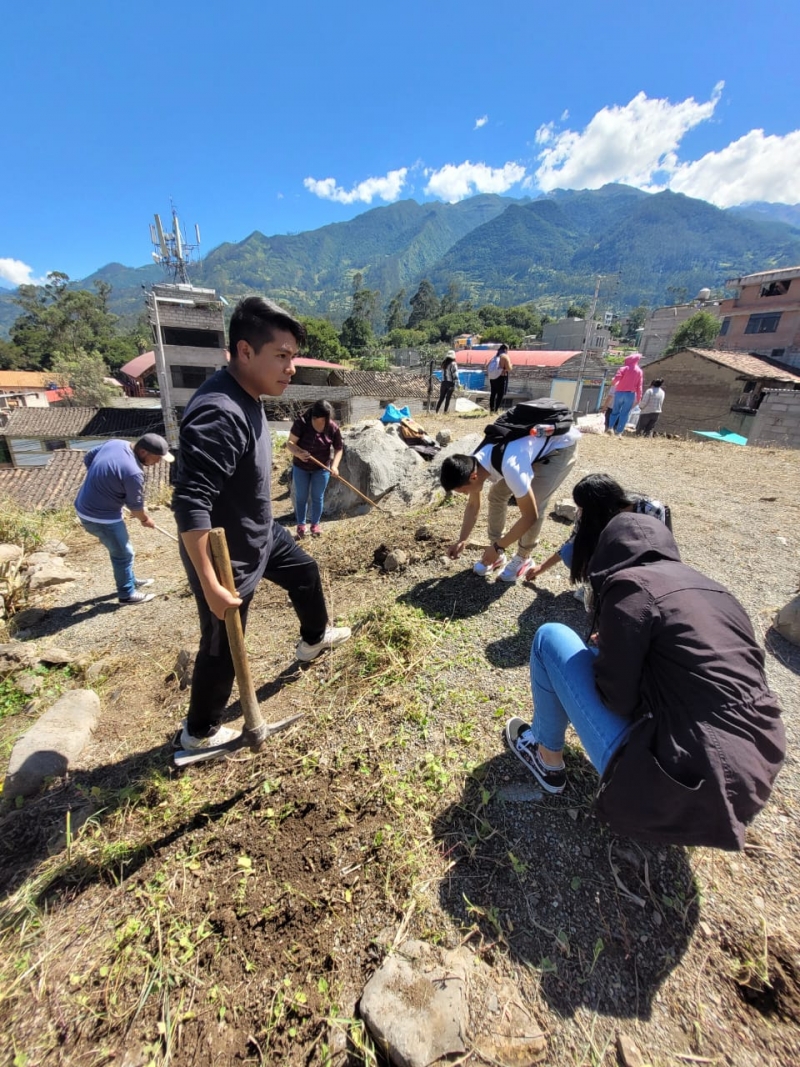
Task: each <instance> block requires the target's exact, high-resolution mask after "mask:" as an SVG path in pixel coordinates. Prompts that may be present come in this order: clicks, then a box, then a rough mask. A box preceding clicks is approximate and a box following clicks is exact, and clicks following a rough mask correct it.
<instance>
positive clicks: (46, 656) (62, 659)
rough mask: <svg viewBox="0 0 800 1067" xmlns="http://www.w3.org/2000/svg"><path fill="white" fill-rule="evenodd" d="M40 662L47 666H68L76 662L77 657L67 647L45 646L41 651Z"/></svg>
mask: <svg viewBox="0 0 800 1067" xmlns="http://www.w3.org/2000/svg"><path fill="white" fill-rule="evenodd" d="M39 662H40V663H43V664H44V665H45V667H66V666H67V664H69V663H74V662H75V657H74V656H73V655H72V653H71V652H67V650H66V649H65V648H43V649H42V651H41V652H40V653H39Z"/></svg>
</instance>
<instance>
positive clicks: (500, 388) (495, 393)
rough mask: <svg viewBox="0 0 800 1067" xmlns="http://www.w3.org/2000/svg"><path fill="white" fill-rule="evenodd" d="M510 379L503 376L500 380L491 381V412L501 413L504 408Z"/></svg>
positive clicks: (492, 379) (493, 379) (491, 379)
mask: <svg viewBox="0 0 800 1067" xmlns="http://www.w3.org/2000/svg"><path fill="white" fill-rule="evenodd" d="M507 384H508V378H507V377H506V376H505V374H501V375H500V377H499V378H490V379H489V411H499V410H500V408H501V407H502V406H503V397H504V396H505V393H506V385H507Z"/></svg>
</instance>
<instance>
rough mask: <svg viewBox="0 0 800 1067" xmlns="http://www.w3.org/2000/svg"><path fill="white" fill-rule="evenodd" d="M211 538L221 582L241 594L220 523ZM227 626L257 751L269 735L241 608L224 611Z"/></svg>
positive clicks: (248, 730) (247, 726) (247, 727)
mask: <svg viewBox="0 0 800 1067" xmlns="http://www.w3.org/2000/svg"><path fill="white" fill-rule="evenodd" d="M208 540H209V543H210V545H211V558H212V559H213V561H214V568H215V570H216V572H217V577H218V578H219V582H220V585H224V586H225V588H226V589H227V590H228V592H229V593H232V594H233V595H234V596H238V593H237V592H236V585H235V584H234V581H233V568H232V567H231V557H230V553H229V552H228V542H227V539H226V537H225V531H224V530H223V529H222V528H221V527H217V528H215V529H213V530H211V531H210V532H209V535H208ZM225 629H226V630H227V633H228V644H229V645H230V649H231V656H232V658H233V668H234V671H235V672H236V684H237V685H238V686H239V700H240V702H241V705H242V711H243V713H244V725H245V732H246V735H247V740H248V743H249V745H250V748H251V749H252V750H253V751H254V752H257V751H258V750H259V749H260V748H262V747H263V745H264V739H265V738H266V736H267V727H266V724H265V722H264V719H263V717H262V715H261V709H260V708H259V706H258V700H257V698H256V689H255V686H254V685H253V676H252V674H251V673H250V660H249V658H248V655H247V649H246V648H245V643H244V630H243V629H242V619H241V616H240V615H239V609H238V608H228V610H227V611H226V612H225Z"/></svg>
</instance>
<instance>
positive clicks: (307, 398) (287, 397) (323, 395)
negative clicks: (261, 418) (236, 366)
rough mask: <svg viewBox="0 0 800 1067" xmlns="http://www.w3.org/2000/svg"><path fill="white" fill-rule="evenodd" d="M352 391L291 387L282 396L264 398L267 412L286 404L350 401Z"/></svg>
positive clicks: (334, 388) (333, 388)
mask: <svg viewBox="0 0 800 1067" xmlns="http://www.w3.org/2000/svg"><path fill="white" fill-rule="evenodd" d="M352 395H353V390H352V389H347V388H336V387H334V386H330V385H289V386H287V387H286V388H285V389H284V391H283V392H282V393H281V395H280V396H262V397H261V402H262V403H263V405H264V407H265V408H266V409H267V411H270V410H271V409H272V408H276V407H280V406H281V405H282V404H286V403H300V404H313V403H314V401H315V400H349V399H350V397H351V396H352Z"/></svg>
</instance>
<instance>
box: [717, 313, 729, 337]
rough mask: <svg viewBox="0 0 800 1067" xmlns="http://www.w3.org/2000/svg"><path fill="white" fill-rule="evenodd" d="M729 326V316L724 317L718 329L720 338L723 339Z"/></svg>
mask: <svg viewBox="0 0 800 1067" xmlns="http://www.w3.org/2000/svg"><path fill="white" fill-rule="evenodd" d="M730 324H731V317H730V315H726V316H725V318H724V319H723V320H722V325H721V326H720V328H719V335H720V337H724V336H725V334H726V333H727V332H728V328H729V327H730Z"/></svg>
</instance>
